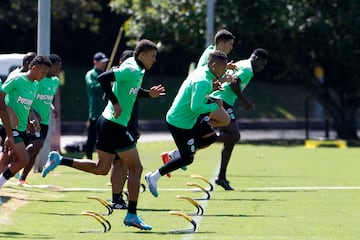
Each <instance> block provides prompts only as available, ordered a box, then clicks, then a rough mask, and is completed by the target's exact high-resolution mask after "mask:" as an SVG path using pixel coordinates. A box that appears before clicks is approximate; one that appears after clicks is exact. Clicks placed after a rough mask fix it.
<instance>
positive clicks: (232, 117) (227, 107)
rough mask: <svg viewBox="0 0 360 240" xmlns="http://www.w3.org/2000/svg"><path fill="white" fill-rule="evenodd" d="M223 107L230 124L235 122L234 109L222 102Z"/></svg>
mask: <svg viewBox="0 0 360 240" xmlns="http://www.w3.org/2000/svg"><path fill="white" fill-rule="evenodd" d="M223 107H224V108H225V111H226V112H227V113H228V114H229V116H230V120H231V122H235V121H236V116H235V112H234V107H233V106H231V105H229V104H227V103H226V102H224V101H223Z"/></svg>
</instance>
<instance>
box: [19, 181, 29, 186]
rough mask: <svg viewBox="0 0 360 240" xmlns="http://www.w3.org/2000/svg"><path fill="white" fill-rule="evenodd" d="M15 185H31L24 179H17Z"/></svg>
mask: <svg viewBox="0 0 360 240" xmlns="http://www.w3.org/2000/svg"><path fill="white" fill-rule="evenodd" d="M17 185H18V186H31V185H30V183H28V182H27V181H25V180H19V181H18V182H17Z"/></svg>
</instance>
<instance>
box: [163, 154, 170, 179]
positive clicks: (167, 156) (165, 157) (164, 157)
mask: <svg viewBox="0 0 360 240" xmlns="http://www.w3.org/2000/svg"><path fill="white" fill-rule="evenodd" d="M161 160H162V161H163V163H164V165H165V164H167V163H168V162H169V161H170V158H169V153H168V152H163V153H162V154H161ZM166 176H167V177H168V178H171V174H170V173H167V174H166Z"/></svg>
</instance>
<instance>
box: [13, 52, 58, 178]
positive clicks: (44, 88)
mask: <svg viewBox="0 0 360 240" xmlns="http://www.w3.org/2000/svg"><path fill="white" fill-rule="evenodd" d="M49 60H50V61H51V67H50V70H49V72H48V74H47V76H46V77H45V78H43V79H42V80H41V81H40V82H39V90H38V91H37V93H36V97H35V99H34V101H33V103H32V108H33V110H34V111H35V113H36V114H38V116H39V118H40V128H41V129H40V132H39V133H38V134H36V132H35V131H34V130H33V129H31V131H29V141H30V142H29V144H28V145H27V147H26V150H27V152H28V154H29V157H30V159H29V162H28V164H27V165H26V167H25V168H24V170H23V172H22V174H21V176H20V179H19V184H28V183H27V182H26V178H27V176H28V174H29V172H30V171H31V169H32V167H33V166H34V163H35V159H36V156H37V155H38V153H39V152H40V150H41V148H42V147H43V145H44V140H45V138H46V136H47V133H48V130H49V121H50V113H51V112H52V113H53V114H54V117H55V118H57V117H58V112H57V111H56V109H55V106H54V105H53V104H52V103H53V99H54V96H55V94H56V92H57V89H58V88H59V85H60V79H59V74H60V69H61V65H62V60H61V58H60V57H59V56H58V55H57V54H50V55H49ZM30 126H31V125H30Z"/></svg>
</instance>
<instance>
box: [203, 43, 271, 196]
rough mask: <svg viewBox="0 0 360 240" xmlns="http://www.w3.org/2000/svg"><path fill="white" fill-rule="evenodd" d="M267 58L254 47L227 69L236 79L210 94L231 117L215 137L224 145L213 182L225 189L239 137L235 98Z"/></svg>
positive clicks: (263, 65) (264, 63)
mask: <svg viewBox="0 0 360 240" xmlns="http://www.w3.org/2000/svg"><path fill="white" fill-rule="evenodd" d="M268 58H269V56H268V53H267V51H266V50H265V49H262V48H257V49H255V50H254V51H253V52H252V54H251V56H250V58H248V59H245V60H241V61H238V62H236V63H235V65H236V69H235V70H228V73H229V74H231V75H232V76H233V77H234V78H235V79H236V81H233V82H231V83H229V82H225V83H223V84H222V88H223V90H218V91H215V92H213V93H212V94H211V95H210V97H212V98H215V99H221V100H223V104H224V108H225V109H226V111H227V113H229V115H230V117H231V122H230V124H229V125H227V126H224V127H220V128H219V129H220V134H219V135H218V138H217V141H218V142H222V143H224V146H223V149H222V151H221V165H220V171H219V174H218V177H217V178H216V180H215V183H216V184H218V185H220V186H222V187H223V188H224V189H225V190H233V188H232V187H231V186H230V183H229V181H228V180H227V178H226V169H227V166H228V164H229V161H230V157H231V153H232V151H233V148H234V146H235V144H236V143H237V142H238V141H239V139H240V133H239V127H238V124H237V122H236V116H235V112H234V104H235V101H236V99H238V98H243V97H244V95H243V94H242V91H243V90H244V89H245V87H246V86H247V85H248V84H249V82H250V80H251V79H252V77H253V75H254V72H261V71H262V70H263V69H264V68H265V66H266V64H267V62H268Z"/></svg>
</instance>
